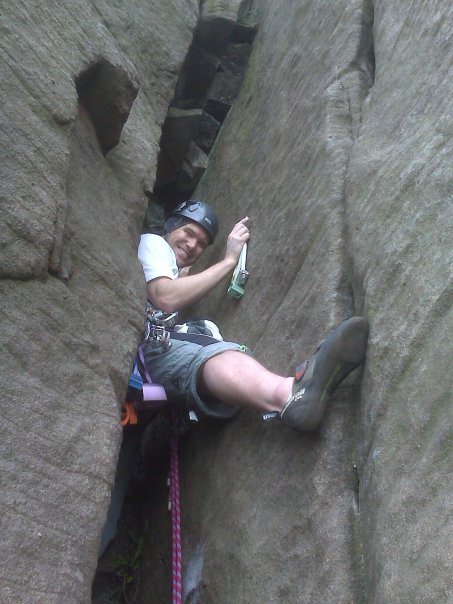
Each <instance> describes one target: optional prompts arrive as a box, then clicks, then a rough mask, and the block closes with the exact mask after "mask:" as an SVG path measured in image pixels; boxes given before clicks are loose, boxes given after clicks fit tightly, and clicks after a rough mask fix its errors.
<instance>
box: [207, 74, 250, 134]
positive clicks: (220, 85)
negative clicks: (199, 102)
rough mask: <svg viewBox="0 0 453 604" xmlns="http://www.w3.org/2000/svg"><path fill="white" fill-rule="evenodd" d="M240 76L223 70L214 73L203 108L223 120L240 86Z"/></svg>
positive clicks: (217, 118) (218, 119) (220, 120)
mask: <svg viewBox="0 0 453 604" xmlns="http://www.w3.org/2000/svg"><path fill="white" fill-rule="evenodd" d="M241 83H242V78H241V77H239V76H235V75H232V74H230V73H227V72H225V71H220V72H219V73H217V74H216V76H215V78H214V81H213V82H212V85H211V87H210V89H209V92H208V96H207V100H206V103H205V105H204V109H205V111H206V113H209V114H210V115H212V116H213V117H214V118H215V119H216V120H217V121H219V122H223V120H224V119H225V117H226V115H227V113H228V111H229V110H230V107H231V105H232V104H233V101H234V99H235V98H236V96H237V93H238V92H239V89H240V87H241Z"/></svg>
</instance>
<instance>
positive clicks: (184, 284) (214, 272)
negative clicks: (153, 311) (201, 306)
mask: <svg viewBox="0 0 453 604" xmlns="http://www.w3.org/2000/svg"><path fill="white" fill-rule="evenodd" d="M235 266H236V261H235V260H234V258H229V257H227V258H224V259H223V260H221V261H220V262H217V263H216V264H214V265H213V266H210V267H209V268H207V269H206V270H204V271H203V272H201V273H198V274H196V275H188V276H187V277H184V279H169V278H166V277H160V278H158V279H154V280H153V281H149V282H148V283H147V284H146V287H147V293H148V298H149V299H150V301H151V302H152V303H153V304H154V305H155V306H156V307H157V308H160V309H161V310H163V311H164V312H176V311H178V310H182V309H183V308H185V307H187V306H191V305H192V304H195V302H198V301H199V300H200V299H201V298H203V296H205V295H206V294H207V293H208V292H210V291H211V289H213V288H214V287H215V286H216V285H218V284H219V283H220V282H221V281H222V279H224V277H226V276H227V275H228V274H230V273H232V272H233V270H234V267H235Z"/></svg>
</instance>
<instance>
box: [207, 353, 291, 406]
mask: <svg viewBox="0 0 453 604" xmlns="http://www.w3.org/2000/svg"><path fill="white" fill-rule="evenodd" d="M292 384H293V378H291V377H282V376H280V375H277V374H275V373H271V372H270V371H268V370H267V369H266V368H265V367H263V366H262V365H261V364H260V363H258V361H256V360H255V359H253V358H252V357H249V356H247V355H246V354H244V353H243V352H239V351H236V350H228V351H226V352H223V353H221V354H219V355H217V356H215V357H212V358H210V359H209V360H208V361H206V363H205V364H204V366H203V369H202V373H201V378H200V383H199V388H200V394H202V393H203V392H206V393H208V394H210V395H212V396H214V397H215V398H217V399H219V400H221V401H223V402H224V403H227V404H231V405H236V406H238V407H249V408H253V409H256V410H258V411H262V412H266V411H281V410H282V409H283V407H284V405H285V403H286V401H287V400H288V398H289V396H290V394H291V388H292Z"/></svg>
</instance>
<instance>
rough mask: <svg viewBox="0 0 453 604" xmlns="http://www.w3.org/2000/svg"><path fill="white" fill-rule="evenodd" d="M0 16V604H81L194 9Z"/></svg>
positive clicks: (98, 7) (85, 6) (88, 9)
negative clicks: (149, 222)
mask: <svg viewBox="0 0 453 604" xmlns="http://www.w3.org/2000/svg"><path fill="white" fill-rule="evenodd" d="M1 13H2V14H1V20H2V37H1V41H0V47H1V51H2V65H3V68H2V77H1V83H0V87H1V96H2V109H3V110H2V117H1V118H0V119H1V132H2V134H1V143H0V144H1V149H0V157H1V161H0V165H1V181H2V186H1V205H0V215H1V218H0V223H1V234H0V276H1V281H0V296H1V336H0V363H1V366H2V378H1V390H2V394H3V404H2V419H3V434H2V442H1V462H0V463H1V495H0V501H1V511H2V515H1V550H0V556H1V559H2V565H1V567H2V568H1V570H0V601H1V602H2V603H5V604H9V603H13V602H14V603H20V602H24V603H27V604H28V603H30V602H34V603H38V602H42V603H46V604H49V603H52V602H55V603H57V602H58V603H61V602H65V603H66V602H67V603H69V602H89V601H90V592H91V581H92V577H93V574H94V571H95V567H96V562H97V552H98V547H99V536H100V531H101V529H102V525H103V522H104V518H105V514H106V510H107V506H108V502H109V496H110V489H111V486H112V483H113V477H114V471H115V465H116V459H117V452H118V446H119V441H120V437H121V433H120V429H119V424H118V420H119V403H120V402H121V401H122V399H123V396H124V391H125V384H126V380H127V374H128V370H129V368H130V363H131V359H132V355H133V353H134V350H135V347H136V343H137V338H138V334H139V332H140V329H141V326H142V317H143V303H144V291H143V282H142V276H141V275H140V269H139V266H138V262H137V260H136V247H137V242H138V235H139V232H140V226H141V222H142V220H143V214H144V211H145V207H146V204H147V198H146V196H145V192H144V183H146V182H149V181H153V180H154V176H155V169H156V156H157V151H158V142H159V138H160V134H161V126H162V123H163V120H164V118H165V114H166V110H167V107H168V104H169V102H170V100H171V98H172V95H173V92H174V87H175V84H176V80H177V76H178V73H179V70H180V67H181V64H182V62H183V60H184V58H185V55H186V53H187V49H188V47H189V45H190V43H191V39H192V33H193V29H194V27H195V24H196V21H197V17H198V3H197V2H196V1H195V0H193V1H189V2H187V1H186V0H184V1H182V0H172V1H169V2H165V3H162V2H159V1H157V0H156V1H151V2H150V1H146V2H144V1H139V2H114V3H112V2H103V1H102V0H95V1H94V2H86V1H85V0H80V1H76V2H74V1H73V0H71V1H69V0H68V1H62V2H58V3H48V2H47V3H46V2H42V3H41V2H40V3H29V2H21V1H19V2H6V3H3V5H2V11H1ZM156 48H158V49H159V51H158V52H156ZM137 92H138V94H137ZM134 99H135V100H134ZM126 120H127V121H126Z"/></svg>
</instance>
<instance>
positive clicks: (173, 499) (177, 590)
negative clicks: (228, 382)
mask: <svg viewBox="0 0 453 604" xmlns="http://www.w3.org/2000/svg"><path fill="white" fill-rule="evenodd" d="M172 420H173V421H172V423H173V432H172V435H171V441H170V476H169V479H170V501H169V504H170V510H171V533H172V555H171V558H172V586H173V600H172V602H173V604H182V553H181V512H180V507H179V465H178V438H179V436H178V432H177V430H176V421H177V420H176V410H175V409H173V410H172Z"/></svg>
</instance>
